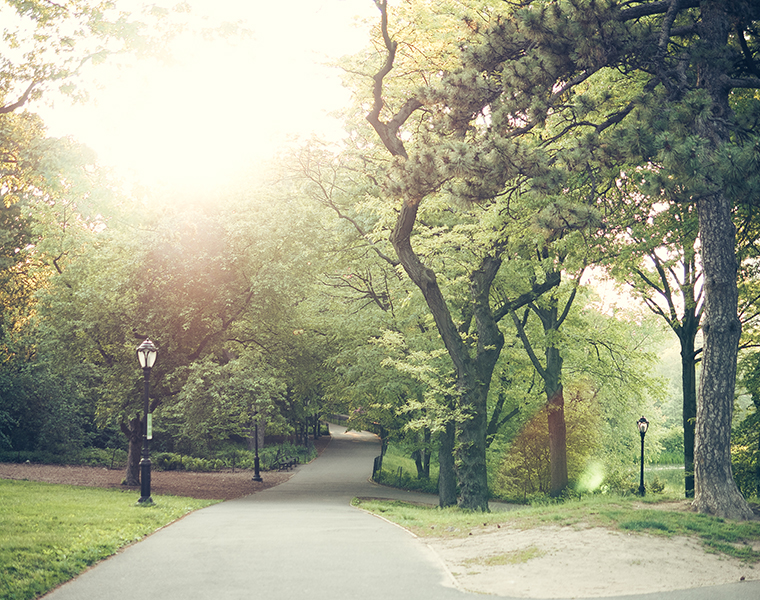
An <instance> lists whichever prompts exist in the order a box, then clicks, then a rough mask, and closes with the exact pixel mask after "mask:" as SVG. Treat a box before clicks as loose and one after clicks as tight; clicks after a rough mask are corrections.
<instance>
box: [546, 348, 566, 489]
mask: <svg viewBox="0 0 760 600" xmlns="http://www.w3.org/2000/svg"><path fill="white" fill-rule="evenodd" d="M546 375H547V377H546V382H545V389H546V413H547V417H548V425H549V463H550V467H549V470H550V475H551V478H550V484H549V494H550V495H551V496H553V497H557V496H559V495H561V494H562V492H564V491H565V489H566V488H567V483H568V476H567V426H566V424H565V396H564V390H563V387H562V381H561V377H562V355H561V354H560V352H559V350H558V349H557V348H551V347H550V348H547V350H546Z"/></svg>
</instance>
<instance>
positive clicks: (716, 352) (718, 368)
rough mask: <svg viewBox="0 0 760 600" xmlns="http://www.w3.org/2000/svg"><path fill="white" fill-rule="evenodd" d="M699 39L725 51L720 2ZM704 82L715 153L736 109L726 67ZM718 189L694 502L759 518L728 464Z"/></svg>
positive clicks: (722, 204) (702, 220)
mask: <svg viewBox="0 0 760 600" xmlns="http://www.w3.org/2000/svg"><path fill="white" fill-rule="evenodd" d="M701 8H702V18H701V21H700V34H701V35H700V38H701V41H702V44H703V46H704V50H703V56H705V57H709V56H710V53H717V55H722V54H723V53H725V49H726V47H727V44H728V32H729V30H730V27H731V23H730V19H729V15H728V13H727V11H726V7H725V5H724V4H723V3H722V2H717V1H706V2H703V3H702V6H701ZM699 67H700V78H701V81H702V82H703V83H702V87H703V88H704V89H706V90H707V91H708V93H709V95H710V98H711V100H712V106H711V109H712V111H711V113H712V114H711V115H709V116H707V117H705V118H699V119H697V120H696V123H697V124H696V133H697V134H698V135H699V136H700V137H701V138H702V139H703V140H706V141H708V142H709V146H708V148H709V150H708V152H710V153H711V154H712V156H715V155H716V154H717V152H718V150H719V148H720V146H721V145H723V144H725V143H727V142H729V141H730V135H729V131H728V123H729V122H730V120H731V109H730V107H729V104H728V93H729V90H728V88H727V86H726V85H725V83H724V79H723V77H724V73H723V71H722V68H721V67H722V64H719V61H716V60H714V59H713V60H710V59H709V58H705V59H704V62H703V63H702V64H700V65H699ZM704 176H705V178H706V181H707V183H708V185H709V184H712V185H713V186H714V189H715V190H716V191H715V192H714V193H712V194H705V195H703V196H702V198H701V199H700V200H699V201H698V205H697V206H698V210H699V233H700V236H699V237H700V241H701V252H702V265H703V269H704V275H705V324H704V326H703V328H702V330H703V332H704V335H705V344H704V356H703V359H702V374H701V379H700V388H699V397H698V401H697V423H696V430H695V452H694V484H695V485H694V507H695V508H696V509H697V510H698V511H699V512H702V513H707V514H712V515H716V516H719V517H722V518H729V519H751V518H752V517H753V516H754V515H753V513H752V510H751V509H750V508H749V505H748V504H747V502H746V500H745V499H744V497H743V496H742V495H741V493H740V492H739V488H738V487H737V486H736V482H735V481H734V477H733V471H732V467H731V425H732V417H733V406H734V393H735V386H736V360H737V354H738V347H739V338H740V337H741V322H740V321H739V318H738V316H737V306H738V298H739V293H738V289H737V282H736V276H737V261H736V229H735V227H734V223H733V220H732V206H731V203H730V202H729V199H728V198H727V197H726V195H725V193H724V191H723V189H722V185H721V183H720V181H715V182H713V181H712V174H711V173H705V174H704Z"/></svg>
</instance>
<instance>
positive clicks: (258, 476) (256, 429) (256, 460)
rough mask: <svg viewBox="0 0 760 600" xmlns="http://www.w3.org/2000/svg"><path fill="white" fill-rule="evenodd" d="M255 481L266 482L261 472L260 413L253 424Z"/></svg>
mask: <svg viewBox="0 0 760 600" xmlns="http://www.w3.org/2000/svg"><path fill="white" fill-rule="evenodd" d="M253 451H254V456H253V480H254V481H264V480H263V479H262V478H261V472H260V471H259V413H256V420H255V421H254V422H253Z"/></svg>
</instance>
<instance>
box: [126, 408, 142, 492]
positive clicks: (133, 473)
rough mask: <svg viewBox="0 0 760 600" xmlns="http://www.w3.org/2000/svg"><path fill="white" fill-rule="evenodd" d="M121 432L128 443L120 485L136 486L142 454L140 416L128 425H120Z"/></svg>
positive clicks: (138, 481)
mask: <svg viewBox="0 0 760 600" xmlns="http://www.w3.org/2000/svg"><path fill="white" fill-rule="evenodd" d="M121 430H122V431H123V432H124V434H125V435H126V436H127V440H128V442H129V450H128V452H127V471H126V473H125V474H124V480H123V481H122V482H121V484H122V485H127V486H138V485H140V458H141V453H142V420H141V419H140V415H139V414H137V415H135V416H134V418H133V419H130V421H129V422H128V423H122V424H121Z"/></svg>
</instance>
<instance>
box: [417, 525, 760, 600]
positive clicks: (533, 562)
mask: <svg viewBox="0 0 760 600" xmlns="http://www.w3.org/2000/svg"><path fill="white" fill-rule="evenodd" d="M425 542H426V543H427V544H428V545H429V546H430V547H431V548H432V549H433V550H434V551H435V552H436V553H437V554H438V555H439V556H440V557H441V558H442V559H443V561H444V562H445V563H446V565H447V566H448V568H449V570H450V571H451V573H452V574H453V575H454V577H455V578H456V580H457V581H458V583H459V585H460V586H461V587H462V588H464V589H466V590H469V591H473V592H477V593H480V594H495V595H498V596H511V597H519V598H567V597H572V598H595V597H609V596H621V595H627V594H645V593H649V592H665V591H672V590H679V589H690V588H696V587H703V586H711V585H720V584H724V583H739V582H740V581H752V580H758V579H760V566H759V565H753V564H749V563H745V562H742V561H740V560H738V559H735V558H730V557H727V556H721V555H718V554H712V553H709V552H706V551H705V548H704V547H703V546H702V545H701V544H700V543H699V542H698V541H697V540H694V539H690V538H684V537H673V538H666V537H661V536H651V535H646V534H639V533H627V532H626V533H623V532H617V531H611V530H607V529H604V528H601V527H595V528H585V527H579V526H573V527H556V526H555V527H549V526H544V527H536V528H534V529H526V530H523V529H517V528H511V527H503V526H502V527H501V528H499V529H497V528H488V529H487V530H485V531H483V532H482V533H478V534H476V535H471V536H468V537H466V538H457V539H449V538H425Z"/></svg>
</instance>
